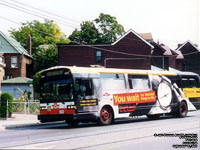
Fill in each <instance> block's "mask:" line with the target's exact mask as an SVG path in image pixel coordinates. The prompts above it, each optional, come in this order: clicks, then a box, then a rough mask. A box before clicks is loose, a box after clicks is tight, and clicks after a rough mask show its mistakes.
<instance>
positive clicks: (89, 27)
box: [69, 21, 100, 44]
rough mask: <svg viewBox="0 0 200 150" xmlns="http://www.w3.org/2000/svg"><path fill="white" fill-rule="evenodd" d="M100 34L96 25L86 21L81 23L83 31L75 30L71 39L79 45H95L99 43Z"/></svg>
mask: <svg viewBox="0 0 200 150" xmlns="http://www.w3.org/2000/svg"><path fill="white" fill-rule="evenodd" d="M99 37H100V34H99V32H98V29H97V28H96V27H95V25H94V23H93V22H91V21H85V22H83V23H81V30H80V31H78V30H77V29H75V30H74V31H73V33H72V34H71V35H70V36H69V39H70V40H72V41H75V42H78V43H83V42H84V43H87V44H95V43H97V42H98V39H99Z"/></svg>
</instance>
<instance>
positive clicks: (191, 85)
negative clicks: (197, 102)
mask: <svg viewBox="0 0 200 150" xmlns="http://www.w3.org/2000/svg"><path fill="white" fill-rule="evenodd" d="M189 87H191V88H195V87H197V81H196V80H195V79H194V78H189Z"/></svg>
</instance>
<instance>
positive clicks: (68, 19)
mask: <svg viewBox="0 0 200 150" xmlns="http://www.w3.org/2000/svg"><path fill="white" fill-rule="evenodd" d="M10 1H13V2H15V3H18V4H21V5H24V6H27V7H29V8H32V9H36V10H39V11H41V12H44V13H47V14H51V15H53V16H56V17H59V18H62V19H65V21H66V20H67V21H70V22H73V23H77V24H78V25H79V24H80V22H79V21H76V20H74V19H70V18H67V17H63V16H60V15H57V14H55V13H52V12H50V11H45V10H42V9H39V8H36V7H33V6H30V5H28V4H25V3H22V2H21V1H20V2H19V1H16V0H10Z"/></svg>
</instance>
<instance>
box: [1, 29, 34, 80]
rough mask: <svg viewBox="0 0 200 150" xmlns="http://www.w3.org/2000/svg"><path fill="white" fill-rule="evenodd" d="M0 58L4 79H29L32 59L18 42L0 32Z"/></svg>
mask: <svg viewBox="0 0 200 150" xmlns="http://www.w3.org/2000/svg"><path fill="white" fill-rule="evenodd" d="M0 56H3V57H4V62H5V65H6V66H5V68H4V69H5V77H4V79H10V78H15V77H30V76H31V73H32V69H33V58H32V56H31V54H30V53H28V52H27V50H25V49H24V48H23V47H22V46H21V45H20V43H19V42H17V41H16V40H15V39H13V38H12V37H10V36H8V35H6V34H5V33H3V32H1V31H0Z"/></svg>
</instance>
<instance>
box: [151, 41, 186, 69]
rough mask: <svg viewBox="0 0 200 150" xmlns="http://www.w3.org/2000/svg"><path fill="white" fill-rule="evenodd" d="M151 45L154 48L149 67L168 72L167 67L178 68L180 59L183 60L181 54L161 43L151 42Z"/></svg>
mask: <svg viewBox="0 0 200 150" xmlns="http://www.w3.org/2000/svg"><path fill="white" fill-rule="evenodd" d="M151 44H152V45H153V46H154V49H153V52H152V59H151V65H153V66H156V67H159V68H162V69H164V70H169V67H171V68H180V66H181V62H182V59H184V57H183V55H182V53H181V52H176V51H174V50H172V49H170V48H169V47H168V46H166V45H164V44H163V43H156V42H154V41H152V42H151Z"/></svg>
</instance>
